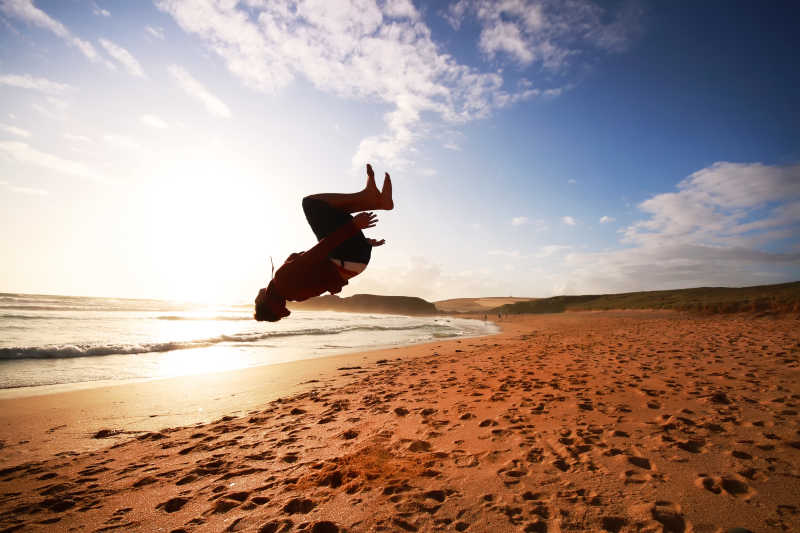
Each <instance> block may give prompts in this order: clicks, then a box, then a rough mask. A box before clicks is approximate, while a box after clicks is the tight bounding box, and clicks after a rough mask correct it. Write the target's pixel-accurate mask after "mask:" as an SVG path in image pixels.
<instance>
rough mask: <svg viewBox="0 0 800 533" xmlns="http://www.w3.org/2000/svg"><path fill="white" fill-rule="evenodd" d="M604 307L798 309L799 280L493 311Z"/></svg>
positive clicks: (545, 301) (551, 301) (559, 300)
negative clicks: (777, 283) (776, 283)
mask: <svg viewBox="0 0 800 533" xmlns="http://www.w3.org/2000/svg"><path fill="white" fill-rule="evenodd" d="M608 309H675V310H679V311H697V312H701V313H738V312H754V311H755V312H778V313H785V312H800V281H795V282H792V283H781V284H779V285H760V286H757V287H740V288H730V287H697V288H694V289H678V290H671V291H644V292H626V293H621V294H597V295H583V296H554V297H552V298H542V299H538V300H529V301H522V302H515V303H511V304H506V305H502V306H499V307H497V308H495V309H493V310H492V312H495V313H509V314H521V313H561V312H564V311H590V310H608Z"/></svg>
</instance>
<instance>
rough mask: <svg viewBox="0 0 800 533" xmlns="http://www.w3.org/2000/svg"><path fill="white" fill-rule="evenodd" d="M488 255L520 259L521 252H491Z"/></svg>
mask: <svg viewBox="0 0 800 533" xmlns="http://www.w3.org/2000/svg"><path fill="white" fill-rule="evenodd" d="M486 253H488V254H489V255H499V256H503V257H519V250H489V251H488V252H486Z"/></svg>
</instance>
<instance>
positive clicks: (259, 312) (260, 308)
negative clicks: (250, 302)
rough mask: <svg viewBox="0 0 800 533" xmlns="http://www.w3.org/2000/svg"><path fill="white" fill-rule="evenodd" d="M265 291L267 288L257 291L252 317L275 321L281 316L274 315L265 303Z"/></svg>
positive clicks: (260, 320) (261, 320)
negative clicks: (254, 310)
mask: <svg viewBox="0 0 800 533" xmlns="http://www.w3.org/2000/svg"><path fill="white" fill-rule="evenodd" d="M267 292H268V288H264V289H261V290H259V291H258V296H256V312H255V313H253V318H255V319H256V320H258V321H259V322H264V321H266V322H277V321H278V320H280V319H281V317H279V316H278V315H276V314H275V313H274V312H273V311H272V309H270V307H269V305H267V301H268V300H269V298H268V295H267Z"/></svg>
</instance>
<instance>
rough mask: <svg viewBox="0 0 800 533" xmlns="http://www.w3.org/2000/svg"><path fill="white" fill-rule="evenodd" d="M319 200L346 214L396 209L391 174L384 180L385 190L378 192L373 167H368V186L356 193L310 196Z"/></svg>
mask: <svg viewBox="0 0 800 533" xmlns="http://www.w3.org/2000/svg"><path fill="white" fill-rule="evenodd" d="M308 198H313V199H317V200H322V201H323V202H325V203H326V204H328V205H330V206H331V207H334V208H336V209H339V210H341V211H344V212H345V213H357V212H359V211H372V210H375V209H383V210H387V211H388V210H391V209H393V208H394V202H393V200H392V180H391V178H390V177H389V174H388V173H386V177H385V178H384V179H383V190H380V191H379V190H378V186H377V185H376V184H375V175H374V173H373V172H372V167H371V166H370V165H367V185H366V186H365V187H364V188H363V189H362V190H360V191H358V192H355V193H349V194H345V193H322V194H313V195H311V196H308Z"/></svg>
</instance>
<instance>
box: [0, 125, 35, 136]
mask: <svg viewBox="0 0 800 533" xmlns="http://www.w3.org/2000/svg"><path fill="white" fill-rule="evenodd" d="M0 130H3V131H6V132H8V133H10V134H12V135H17V136H18V137H30V136H31V132H29V131H28V130H25V129H22V128H18V127H16V126H12V125H10V124H3V123H2V122H0Z"/></svg>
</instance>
